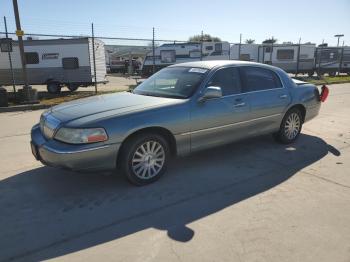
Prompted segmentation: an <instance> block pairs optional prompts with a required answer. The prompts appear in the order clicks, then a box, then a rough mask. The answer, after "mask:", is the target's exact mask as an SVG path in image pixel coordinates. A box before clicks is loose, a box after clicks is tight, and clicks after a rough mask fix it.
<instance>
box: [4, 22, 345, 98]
mask: <svg viewBox="0 0 350 262" xmlns="http://www.w3.org/2000/svg"><path fill="white" fill-rule="evenodd" d="M65 28H66V27H65ZM40 29H41V30H43V31H45V30H44V28H42V27H40V26H39V27H38V30H40ZM73 29H74V30H73ZM73 29H72V32H73V31H74V32H75V33H76V32H77V31H78V32H80V33H76V34H58V33H52V34H47V33H37V32H33V33H32V32H29V31H28V32H26V33H25V34H24V36H23V37H24V39H25V44H24V46H25V56H24V58H25V60H26V65H27V67H28V78H29V82H30V84H32V85H35V84H41V85H47V87H48V90H49V91H50V90H51V91H52V92H57V90H58V89H59V88H60V85H66V86H67V87H68V88H69V90H71V91H74V90H76V88H77V86H88V85H93V86H95V91H96V92H97V84H99V83H103V82H104V81H105V80H104V79H105V75H106V74H117V75H123V76H129V77H133V78H135V79H137V78H140V77H142V75H151V74H153V73H154V72H156V71H157V70H159V69H161V68H162V67H164V66H167V65H169V64H173V63H181V62H186V61H199V60H215V59H231V60H245V61H253V62H259V63H265V64H271V65H274V66H277V67H280V68H282V69H284V70H285V71H287V72H289V73H292V74H295V75H298V74H309V75H310V76H312V75H314V73H317V74H318V75H322V74H325V73H328V74H329V75H332V76H333V75H336V74H339V73H348V74H349V73H350V47H347V46H344V45H343V46H341V47H328V46H321V47H317V46H316V45H315V44H311V43H305V44H302V43H299V44H292V43H285V44H274V43H271V44H243V43H241V40H240V43H229V42H225V41H222V42H207V41H198V42H188V41H184V40H179V39H162V38H161V37H156V32H157V31H156V30H155V29H154V28H153V29H149V30H147V32H145V30H142V32H141V31H140V29H137V30H135V31H136V32H134V31H132V30H128V29H122V30H120V31H121V33H123V34H125V35H126V34H127V33H128V34H129V35H131V37H114V36H107V35H100V34H99V33H98V32H99V31H102V30H101V29H102V28H101V27H99V26H97V27H94V25H93V24H92V25H91V27H90V28H89V27H88V26H86V25H84V27H83V26H82V25H76V27H75V28H73ZM56 30H59V28H58V29H56ZM104 31H105V30H104ZM137 31H139V33H137ZM135 35H140V36H146V37H137V36H135ZM147 35H148V36H149V37H147ZM0 38H1V53H0V73H1V76H0V85H12V86H13V91H14V92H16V85H21V84H23V76H22V73H23V72H22V69H21V65H20V62H19V60H20V55H19V52H18V48H17V41H16V40H14V39H16V35H15V33H12V32H7V28H6V27H5V26H4V27H3V28H0ZM240 39H241V38H240ZM202 40H203V39H202ZM75 45H76V46H75ZM84 45H85V46H86V47H84ZM39 46H40V47H39ZM84 50H85V51H84ZM50 84H51V85H50ZM49 85H50V87H52V88H51V89H50V88H49Z"/></svg>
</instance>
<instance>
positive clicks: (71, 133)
mask: <svg viewBox="0 0 350 262" xmlns="http://www.w3.org/2000/svg"><path fill="white" fill-rule="evenodd" d="M55 139H57V140H59V141H62V142H66V143H70V144H87V143H96V142H103V141H106V140H107V139H108V136H107V134H106V131H105V130H104V129H103V128H84V129H82V128H65V127H62V128H60V129H59V130H58V131H57V133H56V135H55Z"/></svg>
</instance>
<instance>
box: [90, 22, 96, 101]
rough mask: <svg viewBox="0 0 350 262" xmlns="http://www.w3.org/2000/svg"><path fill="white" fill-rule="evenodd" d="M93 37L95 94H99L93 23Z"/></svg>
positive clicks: (92, 26) (92, 25)
mask: <svg viewBox="0 0 350 262" xmlns="http://www.w3.org/2000/svg"><path fill="white" fill-rule="evenodd" d="M91 36H92V59H93V60H94V61H93V62H94V80H95V81H94V82H95V94H97V75H96V55H95V31H94V23H91Z"/></svg>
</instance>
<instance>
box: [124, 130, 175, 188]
mask: <svg viewBox="0 0 350 262" xmlns="http://www.w3.org/2000/svg"><path fill="white" fill-rule="evenodd" d="M120 153H121V157H120V161H119V165H120V167H121V169H122V172H123V173H124V174H125V175H126V177H127V179H128V180H129V181H130V182H131V183H133V184H135V185H138V186H142V185H147V184H150V183H152V182H154V181H156V180H158V179H159V178H160V177H161V176H162V175H163V174H164V172H165V170H166V167H167V164H168V158H169V146H168V143H167V141H166V140H165V139H164V138H163V137H162V136H160V135H157V134H141V135H138V136H136V137H134V138H131V139H130V140H129V141H126V143H125V144H124V145H123V148H122V150H121V152H120Z"/></svg>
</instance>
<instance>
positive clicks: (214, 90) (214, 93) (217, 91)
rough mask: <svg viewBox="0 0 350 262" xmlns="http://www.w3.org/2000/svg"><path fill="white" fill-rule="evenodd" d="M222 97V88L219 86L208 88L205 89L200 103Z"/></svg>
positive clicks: (199, 100)
mask: <svg viewBox="0 0 350 262" xmlns="http://www.w3.org/2000/svg"><path fill="white" fill-rule="evenodd" d="M220 97H222V91H221V87H218V86H208V87H206V88H205V89H204V91H203V94H202V96H201V97H199V99H198V102H204V101H206V100H208V99H212V98H220Z"/></svg>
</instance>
